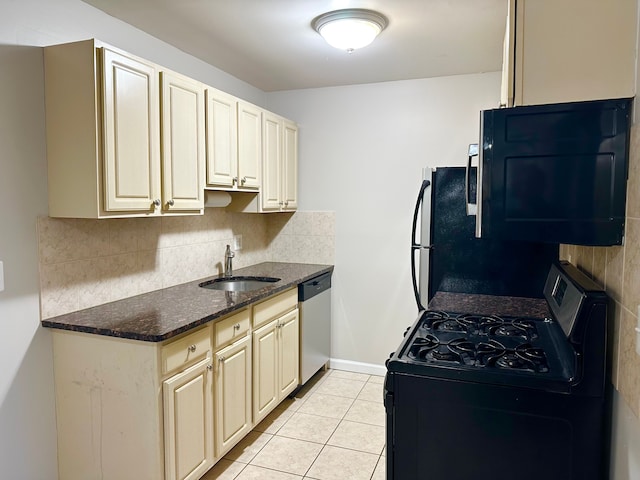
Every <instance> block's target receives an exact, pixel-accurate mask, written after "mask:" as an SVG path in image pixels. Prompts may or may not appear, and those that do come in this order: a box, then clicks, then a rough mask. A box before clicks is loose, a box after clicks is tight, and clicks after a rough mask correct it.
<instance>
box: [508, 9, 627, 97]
mask: <svg viewBox="0 0 640 480" xmlns="http://www.w3.org/2000/svg"><path fill="white" fill-rule="evenodd" d="M515 4H516V23H515V54H514V55H515V61H514V68H515V70H514V72H515V73H514V75H515V91H514V94H515V105H539V104H547V103H560V102H562V103H564V102H574V101H581V100H598V99H610V98H624V97H632V96H633V95H634V91H635V63H634V58H635V48H636V41H635V39H636V20H637V14H636V11H637V7H638V5H637V4H638V2H637V1H636V0H617V1H615V2H605V1H602V0H563V1H556V0H516V2H515Z"/></svg>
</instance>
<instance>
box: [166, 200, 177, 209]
mask: <svg viewBox="0 0 640 480" xmlns="http://www.w3.org/2000/svg"><path fill="white" fill-rule="evenodd" d="M175 203H176V202H174V201H173V198H172V199H171V200H169V201H168V202H167V205H169V206H170V207H173V206H174V205H175Z"/></svg>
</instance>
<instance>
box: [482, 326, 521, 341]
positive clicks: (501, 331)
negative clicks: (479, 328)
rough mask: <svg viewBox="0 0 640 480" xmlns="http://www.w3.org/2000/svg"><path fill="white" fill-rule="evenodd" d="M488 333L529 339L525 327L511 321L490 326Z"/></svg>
mask: <svg viewBox="0 0 640 480" xmlns="http://www.w3.org/2000/svg"><path fill="white" fill-rule="evenodd" d="M489 334H490V335H495V336H497V337H510V338H523V339H524V340H531V336H530V335H529V331H528V330H527V329H526V328H525V327H522V326H520V325H517V324H515V323H513V322H511V323H503V324H502V325H498V326H495V327H491V328H490V329H489Z"/></svg>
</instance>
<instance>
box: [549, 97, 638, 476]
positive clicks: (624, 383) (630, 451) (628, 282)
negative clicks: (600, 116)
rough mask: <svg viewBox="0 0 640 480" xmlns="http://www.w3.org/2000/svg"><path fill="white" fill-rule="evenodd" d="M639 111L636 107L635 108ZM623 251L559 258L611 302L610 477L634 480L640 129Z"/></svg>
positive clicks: (579, 249) (578, 252)
mask: <svg viewBox="0 0 640 480" xmlns="http://www.w3.org/2000/svg"><path fill="white" fill-rule="evenodd" d="M637 107H638V105H636V108H637ZM625 232H626V235H625V240H624V245H623V246H620V247H584V246H577V245H562V246H561V247H560V258H561V259H564V260H567V261H569V262H571V263H572V264H574V265H576V266H577V267H578V268H579V269H580V270H582V271H583V272H585V273H586V274H588V275H589V276H590V277H591V278H593V279H594V280H595V281H596V282H597V283H599V284H600V285H601V286H603V287H604V288H605V290H606V292H607V294H608V295H609V297H611V299H612V301H611V309H610V325H609V326H610V329H609V330H610V331H609V337H610V338H609V345H610V348H609V350H610V352H611V353H612V358H611V367H612V372H611V373H612V382H613V385H614V387H615V390H616V393H615V394H614V425H613V448H612V457H613V458H612V465H613V467H612V468H613V469H612V475H611V478H612V479H615V480H626V479H630V478H638V472H640V432H638V429H637V427H636V428H633V427H632V425H636V426H637V425H638V421H639V418H640V355H639V354H638V353H636V346H637V342H638V339H637V334H636V331H635V327H636V326H637V325H638V308H639V307H640V123H637V124H635V125H634V126H633V127H632V129H631V142H630V159H629V179H628V183H627V212H626V228H625Z"/></svg>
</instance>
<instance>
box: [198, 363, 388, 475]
mask: <svg viewBox="0 0 640 480" xmlns="http://www.w3.org/2000/svg"><path fill="white" fill-rule="evenodd" d="M383 381H384V378H383V377H378V376H374V375H365V374H361V373H353V372H345V371H341V370H329V371H327V372H319V373H318V374H316V375H315V376H314V377H313V378H312V379H311V380H309V382H307V384H306V385H305V386H304V387H303V388H302V389H301V390H300V391H299V392H297V393H296V395H295V398H290V399H286V400H285V401H284V402H282V403H281V404H280V405H279V406H278V407H277V408H276V409H275V410H274V411H273V412H272V413H271V414H270V415H269V416H267V418H265V419H264V420H263V421H262V422H261V423H260V424H259V425H257V426H256V427H255V428H254V429H253V431H252V432H251V433H249V435H247V436H246V437H245V438H244V439H243V440H241V441H240V443H239V444H238V445H236V446H235V448H233V450H231V451H230V452H229V453H228V454H227V455H226V456H225V457H224V458H223V459H221V460H220V461H219V462H218V463H216V465H215V466H214V467H213V468H212V469H211V470H210V471H209V472H208V473H207V474H206V475H205V476H204V477H203V479H202V480H232V479H236V480H250V479H259V480H300V479H309V480H311V479H314V480H384V479H385V448H384V445H385V429H384V421H385V413H384V405H383V403H382V388H383Z"/></svg>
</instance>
